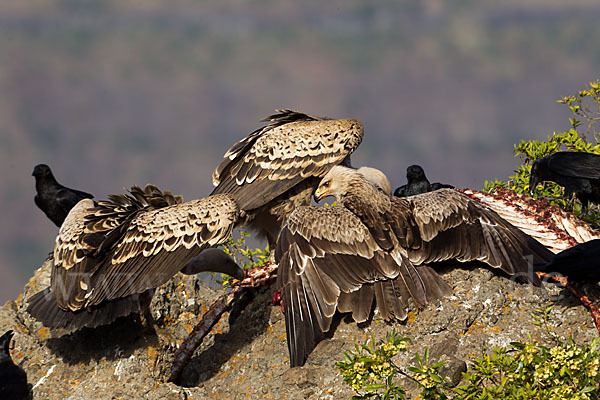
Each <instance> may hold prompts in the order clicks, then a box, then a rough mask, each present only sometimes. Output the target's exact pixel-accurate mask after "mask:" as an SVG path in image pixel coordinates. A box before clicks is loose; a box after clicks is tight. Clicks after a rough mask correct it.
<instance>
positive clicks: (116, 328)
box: [0, 262, 598, 400]
mask: <svg viewBox="0 0 600 400" xmlns="http://www.w3.org/2000/svg"><path fill="white" fill-rule="evenodd" d="M48 267H49V263H48V262H46V263H45V264H44V265H43V266H42V267H41V268H40V269H39V270H38V271H36V273H35V275H34V276H33V277H32V278H31V280H30V281H29V283H28V284H27V285H26V286H25V288H24V291H23V293H22V294H21V295H20V296H19V297H18V298H17V299H16V300H14V301H9V302H7V303H6V304H5V305H4V306H2V307H1V308H0V323H1V324H2V327H3V328H4V330H7V329H13V330H14V331H15V336H14V339H13V347H14V349H13V350H12V352H11V353H12V355H13V358H14V360H15V362H17V363H19V364H20V365H21V366H22V367H23V368H24V369H25V371H26V372H27V374H28V380H29V383H31V384H32V385H33V398H34V399H72V400H76V399H90V398H97V399H121V398H122V399H161V400H165V399H284V398H287V399H344V398H350V396H351V395H352V390H351V389H350V387H349V386H347V385H346V384H345V383H344V382H343V379H342V376H341V375H340V374H339V373H338V370H337V368H336V367H335V362H336V361H341V360H343V352H344V351H345V350H350V349H353V348H354V342H355V341H361V342H362V341H365V340H367V339H369V338H371V337H374V338H375V340H379V339H382V338H384V337H385V333H386V332H388V331H390V330H391V329H397V330H398V331H399V333H400V334H401V335H403V336H407V337H409V338H410V339H411V343H410V345H409V350H408V352H406V353H400V354H399V355H398V356H397V364H398V365H400V366H408V365H409V364H410V363H413V362H414V353H415V352H419V353H421V354H422V353H423V351H424V350H425V348H429V349H430V350H431V355H432V359H433V360H438V359H441V360H445V361H447V366H446V369H447V370H446V371H445V372H446V374H448V375H449V376H451V377H452V378H453V379H454V380H459V379H460V376H461V375H460V372H461V371H462V369H463V368H464V365H465V362H466V365H467V366H468V364H469V356H470V355H472V354H480V353H481V351H482V349H483V350H484V351H486V350H491V348H492V346H503V345H507V344H509V343H510V342H511V341H525V340H528V336H529V335H531V337H532V338H533V339H535V340H542V341H547V340H548V337H547V335H546V334H545V330H544V328H541V327H538V326H535V325H533V324H532V318H531V316H530V313H532V312H534V311H535V310H536V309H539V308H541V307H545V306H547V305H548V304H549V303H550V301H555V304H556V305H555V307H554V309H553V310H552V312H551V315H552V321H553V322H552V323H553V327H554V328H555V330H556V332H557V333H558V334H560V335H565V336H568V335H573V337H574V338H575V340H576V341H577V342H579V343H586V342H589V341H591V340H592V339H593V338H595V337H597V336H598V332H597V330H596V329H595V327H594V325H593V322H592V320H591V317H590V316H589V314H588V312H587V310H586V309H585V308H584V307H583V306H581V305H580V303H579V302H578V301H577V300H576V299H575V298H573V297H572V296H571V294H570V293H569V292H567V291H566V290H563V289H561V288H559V287H556V286H554V285H553V284H545V288H544V289H540V288H534V287H532V286H530V285H527V284H523V283H519V282H515V281H513V280H510V279H509V278H508V277H507V276H504V275H501V274H500V273H498V272H497V271H492V270H489V269H486V268H480V267H479V266H477V265H466V264H459V263H452V264H446V265H443V266H438V270H439V271H440V273H441V274H442V276H443V277H444V279H446V280H447V281H448V283H449V284H450V285H451V287H452V288H453V296H451V297H449V298H447V299H444V300H442V301H440V302H438V303H435V304H430V305H429V306H428V307H427V308H426V309H424V310H420V311H418V312H411V313H409V318H408V320H407V321H406V322H405V323H403V324H398V325H395V326H393V325H391V324H387V323H385V322H383V321H381V320H380V319H379V318H378V316H377V315H375V316H373V318H372V320H371V321H370V322H369V323H366V324H364V325H360V326H357V325H356V324H355V323H353V322H351V319H350V318H349V317H348V316H346V315H337V317H336V318H335V320H334V323H333V327H332V330H331V332H330V334H329V337H328V338H327V339H326V340H324V341H323V342H321V343H320V344H319V345H318V346H317V348H316V349H315V350H314V351H313V353H312V354H311V355H310V357H309V358H308V360H307V362H306V364H305V365H304V366H303V367H299V368H293V369H290V368H289V366H288V361H289V359H288V352H287V345H286V339H285V323H284V318H283V314H282V313H281V311H280V309H279V307H276V306H273V305H272V301H271V298H272V294H273V288H272V287H263V288H259V289H254V291H253V293H252V294H253V295H252V296H251V297H252V298H247V299H246V304H245V305H243V306H242V304H238V305H237V306H236V307H234V308H233V310H232V311H231V312H229V313H226V314H225V315H224V316H223V318H221V320H220V321H219V323H218V324H217V325H216V326H215V327H214V328H213V330H212V331H211V333H210V334H209V335H208V336H207V337H206V338H205V340H204V342H203V343H202V345H201V346H200V348H199V349H198V350H197V351H196V353H195V354H194V357H193V358H192V360H191V362H190V363H189V364H188V366H187V367H186V368H185V369H184V371H183V374H182V376H181V382H180V383H181V386H178V385H175V384H173V383H166V382H165V380H166V377H167V376H168V375H169V371H170V366H171V360H172V359H173V356H174V349H172V348H168V347H166V346H163V345H162V342H161V341H160V339H158V337H157V336H156V335H155V334H154V333H153V332H146V330H145V329H144V324H143V323H142V322H141V321H140V320H139V318H137V317H133V316H132V317H130V318H123V319H120V320H117V321H116V322H115V323H113V324H111V325H108V326H103V327H99V328H97V329H83V330H81V331H79V332H75V333H73V334H70V335H66V336H62V337H61V336H59V335H58V334H57V333H54V332H50V331H48V329H47V328H44V327H42V326H41V324H40V323H38V322H37V321H35V320H33V319H32V318H31V317H30V316H29V315H28V314H27V312H26V311H25V308H26V299H27V298H28V297H29V296H31V295H32V294H33V293H35V292H37V291H38V290H41V289H43V288H44V287H46V286H47V285H48V284H49V271H48ZM208 280H209V279H207V276H206V275H204V276H185V275H182V274H177V275H176V276H175V277H174V278H173V279H172V280H171V281H169V282H168V283H167V284H165V285H163V286H162V287H161V288H160V289H158V290H157V292H156V294H155V295H154V299H153V302H152V310H153V313H154V315H155V318H156V319H157V320H158V322H159V324H160V325H161V326H162V327H164V328H165V329H166V330H168V331H169V332H170V333H171V335H173V336H174V337H175V338H176V339H177V340H178V341H179V342H181V340H183V338H185V336H186V335H187V334H188V333H189V332H190V331H191V330H192V328H193V326H194V325H195V323H196V322H197V321H198V320H199V318H200V317H201V315H202V313H203V312H204V311H206V310H207V309H208V307H209V306H210V305H211V303H212V302H213V301H214V300H215V299H216V298H217V297H218V296H219V295H220V294H222V289H220V288H219V286H218V285H217V284H210V283H206V282H207V281H208ZM407 385H408V386H407V388H409V389H412V387H413V386H412V383H410V382H407Z"/></svg>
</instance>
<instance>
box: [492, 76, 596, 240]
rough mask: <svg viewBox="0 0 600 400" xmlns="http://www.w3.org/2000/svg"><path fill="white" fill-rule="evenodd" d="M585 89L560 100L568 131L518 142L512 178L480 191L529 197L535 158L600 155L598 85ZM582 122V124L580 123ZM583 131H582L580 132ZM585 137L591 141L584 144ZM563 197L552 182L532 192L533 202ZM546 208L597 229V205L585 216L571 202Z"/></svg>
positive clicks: (593, 83)
mask: <svg viewBox="0 0 600 400" xmlns="http://www.w3.org/2000/svg"><path fill="white" fill-rule="evenodd" d="M589 85H590V87H589V89H586V90H582V91H579V92H578V93H577V95H573V96H568V97H564V98H562V99H561V100H558V102H559V103H561V104H565V105H567V106H568V107H569V108H570V110H571V111H572V112H573V114H574V115H573V118H570V119H569V122H570V123H571V128H570V129H569V130H568V131H566V132H560V133H556V132H554V134H552V136H549V137H548V140H546V141H544V142H541V141H539V140H529V141H525V140H522V141H521V142H520V143H519V144H518V145H515V149H514V153H515V157H519V158H520V160H521V163H522V164H521V165H519V166H518V167H517V168H516V169H515V174H514V175H511V176H509V180H508V181H506V182H504V181H498V180H494V181H485V185H484V191H486V192H494V191H495V190H496V189H497V188H508V189H512V190H514V191H515V192H517V193H524V194H529V176H530V174H531V165H532V164H533V162H534V161H535V160H537V159H538V158H541V157H544V156H547V155H549V154H552V153H556V152H559V151H582V152H588V153H595V154H600V137H599V135H598V132H597V130H596V123H597V122H598V121H599V120H600V82H591V83H590V84H589ZM578 118H581V119H583V120H585V124H584V123H583V122H581V120H580V119H578ZM582 128H585V130H582ZM588 137H589V138H591V139H589V140H588ZM562 194H563V189H562V187H561V186H559V185H557V184H556V183H554V182H546V183H544V184H543V185H539V186H538V187H537V188H536V189H535V190H534V192H533V198H535V199H537V198H541V197H545V198H555V197H560V196H562ZM550 204H552V205H556V206H558V207H560V208H562V209H563V210H566V211H569V212H572V213H574V214H575V215H577V216H579V217H581V218H582V219H583V220H585V221H587V222H589V223H591V224H592V225H593V226H594V227H595V228H600V210H599V209H598V206H597V205H592V206H591V207H590V209H589V212H588V214H587V215H584V216H582V215H581V205H580V204H579V203H577V202H575V201H573V200H572V199H567V200H563V199H556V200H551V201H550Z"/></svg>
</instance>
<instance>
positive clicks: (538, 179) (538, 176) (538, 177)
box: [529, 158, 547, 194]
mask: <svg viewBox="0 0 600 400" xmlns="http://www.w3.org/2000/svg"><path fill="white" fill-rule="evenodd" d="M546 171H547V167H546V159H545V158H540V159H539V160H536V161H535V162H534V163H533V165H532V166H531V174H530V175H529V193H530V194H533V192H534V190H535V188H536V187H537V185H539V184H540V183H542V182H544V181H545V180H546V179H547V176H546V175H547V174H546Z"/></svg>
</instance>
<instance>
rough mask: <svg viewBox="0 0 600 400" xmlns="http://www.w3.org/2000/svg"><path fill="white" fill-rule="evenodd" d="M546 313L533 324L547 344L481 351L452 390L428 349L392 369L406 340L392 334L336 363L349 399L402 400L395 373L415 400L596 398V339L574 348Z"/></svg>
mask: <svg viewBox="0 0 600 400" xmlns="http://www.w3.org/2000/svg"><path fill="white" fill-rule="evenodd" d="M550 310H551V307H548V308H545V309H540V310H537V314H536V315H534V318H535V321H534V324H535V325H543V326H545V327H546V333H547V335H548V336H549V338H550V339H551V341H552V342H554V345H553V346H551V347H547V346H543V345H540V344H538V343H537V342H535V341H532V340H531V338H530V339H529V340H528V341H526V342H525V343H520V342H513V343H511V344H510V345H509V346H506V347H494V348H493V351H492V353H491V354H485V353H483V352H482V353H483V354H482V355H481V356H479V357H474V358H472V359H471V360H470V367H469V371H468V372H466V373H464V374H463V379H464V382H465V383H464V384H463V385H461V386H458V387H456V388H453V387H451V385H450V383H449V382H448V381H447V380H446V378H445V377H444V376H443V375H442V374H441V373H440V367H441V366H443V365H444V363H443V362H438V363H435V364H433V365H429V351H428V350H425V353H424V356H423V357H421V356H420V355H419V354H416V356H415V357H416V361H417V366H414V367H408V368H406V371H405V370H403V369H402V368H400V367H398V366H397V365H396V364H395V363H394V361H393V357H394V356H395V355H396V354H398V352H400V351H406V349H407V342H408V341H409V339H408V338H404V337H400V336H399V335H398V334H397V333H396V332H392V333H388V334H387V335H386V338H385V340H383V341H382V342H381V343H379V344H378V345H375V344H374V340H373V339H371V340H370V341H368V342H367V343H366V344H361V345H359V344H356V345H355V350H353V351H349V352H346V353H344V355H345V358H346V361H343V362H338V363H336V365H337V366H338V367H339V368H340V371H341V373H342V375H343V377H344V381H345V382H346V383H347V384H348V385H350V386H351V387H352V389H354V390H355V391H356V393H357V394H356V395H355V396H353V397H352V398H353V399H381V400H384V399H385V400H387V399H397V400H403V399H407V397H406V391H405V389H404V388H403V387H401V386H400V385H398V383H397V379H398V377H399V376H400V375H402V376H407V377H409V378H410V379H411V380H413V381H414V382H415V384H416V385H417V387H418V388H419V389H420V393H419V396H418V398H419V399H423V400H434V399H435V400H444V399H453V400H458V399H465V400H466V399H485V400H495V399H510V400H529V399H538V400H562V399H572V400H584V399H585V400H587V399H589V400H592V399H598V398H600V349H599V346H598V345H599V344H600V338H598V339H595V340H594V341H593V342H592V343H591V344H590V345H589V346H579V345H577V344H576V343H575V342H574V341H573V340H572V339H571V338H569V339H564V338H561V337H559V336H558V335H556V334H555V333H554V332H552V330H551V329H550V328H549V326H550V325H549V313H550Z"/></svg>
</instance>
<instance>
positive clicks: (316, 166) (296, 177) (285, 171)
mask: <svg viewBox="0 0 600 400" xmlns="http://www.w3.org/2000/svg"><path fill="white" fill-rule="evenodd" d="M279 111H280V113H279V114H275V115H273V116H271V117H269V120H270V121H272V122H271V124H269V125H267V126H265V127H264V128H261V129H259V130H257V131H254V132H252V133H251V134H250V135H249V136H247V137H246V138H244V139H242V140H241V141H240V142H238V143H236V144H234V145H233V146H232V148H231V149H229V151H227V153H226V154H225V160H224V161H223V162H222V163H221V164H220V165H219V166H218V167H217V168H216V169H215V171H214V172H213V183H214V185H215V186H216V188H215V189H214V190H213V192H212V194H218V193H229V194H231V195H232V196H234V198H235V199H236V201H237V202H238V204H239V206H240V208H241V209H244V210H249V209H255V208H257V207H260V206H262V205H264V204H266V203H267V202H269V201H271V200H273V199H274V198H276V197H277V196H279V195H281V194H283V193H285V192H286V191H287V190H289V189H290V188H292V187H293V186H295V185H297V184H298V183H300V182H301V181H302V180H304V179H307V178H310V177H322V176H323V175H325V173H327V171H329V169H331V167H332V166H334V165H337V164H340V163H341V162H342V161H343V160H344V159H345V158H346V157H347V156H348V155H349V154H351V153H352V152H353V151H354V150H355V149H356V148H357V147H358V145H359V144H360V142H361V141H362V136H363V127H362V124H361V123H360V122H359V121H357V120H354V119H339V120H330V119H324V118H319V117H313V116H308V115H306V114H302V113H298V112H294V111H291V110H279Z"/></svg>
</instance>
